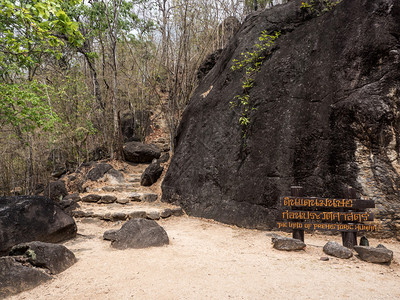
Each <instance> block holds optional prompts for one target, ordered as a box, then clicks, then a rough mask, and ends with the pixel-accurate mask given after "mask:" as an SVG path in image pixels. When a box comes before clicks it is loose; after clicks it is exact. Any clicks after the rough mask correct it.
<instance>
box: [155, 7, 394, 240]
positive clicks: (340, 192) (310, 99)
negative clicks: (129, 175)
mask: <svg viewBox="0 0 400 300" xmlns="http://www.w3.org/2000/svg"><path fill="white" fill-rule="evenodd" d="M301 2H302V1H301V0H292V1H289V2H288V3H287V4H284V5H277V6H275V7H273V8H271V9H267V10H264V11H260V12H256V13H254V14H252V15H250V16H249V17H248V18H246V20H245V21H244V23H243V24H242V26H241V27H240V29H239V31H238V33H237V34H236V35H235V36H234V37H233V38H232V39H231V41H230V42H229V43H228V45H227V46H226V48H225V49H224V50H223V52H222V53H221V57H220V58H219V59H218V61H217V62H216V65H215V66H214V68H213V69H212V70H211V71H210V72H209V73H208V75H207V76H205V77H204V79H203V80H202V81H201V82H200V83H199V86H198V87H197V89H196V90H195V91H194V93H193V96H192V97H191V99H190V101H189V104H188V106H187V107H186V109H185V111H184V113H183V116H182V119H181V122H180V124H179V127H178V129H177V132H176V136H175V151H174V155H173V157H172V160H171V164H170V166H169V168H168V172H167V174H166V176H165V179H164V181H163V183H162V201H165V202H168V203H173V204H177V205H180V206H182V207H183V209H184V210H185V212H186V213H188V214H189V215H193V216H198V217H204V218H210V219H215V220H217V221H220V222H224V223H228V224H235V225H238V226H242V227H250V228H259V229H271V228H274V227H275V226H276V220H277V217H278V213H277V206H278V202H279V197H280V196H281V195H288V194H290V186H291V185H293V184H294V183H296V184H298V185H301V186H303V188H304V190H305V191H306V193H307V194H308V195H313V196H323V197H344V196H345V194H344V193H345V190H346V188H347V186H352V187H354V188H356V190H357V191H363V195H364V196H366V197H371V198H374V197H376V196H377V195H379V199H380V200H379V202H380V205H379V207H378V210H379V211H381V214H380V216H381V217H382V218H386V219H388V220H389V219H392V213H391V211H393V210H392V209H391V208H393V207H395V205H396V203H397V205H398V203H399V197H398V191H397V189H396V188H394V187H393V186H394V185H393V183H394V182H395V183H396V186H397V185H398V184H397V183H399V182H400V174H399V171H398V170H399V167H398V163H397V162H395V165H396V167H393V162H394V161H395V159H396V157H397V156H396V154H395V153H398V149H397V148H396V147H397V146H396V142H395V141H396V140H398V135H399V134H398V126H397V125H396V124H399V122H400V114H397V113H396V112H397V111H398V110H399V97H400V84H399V81H398V78H399V76H400V51H399V50H398V45H399V41H398V35H397V34H393V33H394V32H400V18H399V11H400V1H393V0H368V1H365V0H351V1H342V2H340V3H339V4H337V5H336V6H335V7H334V8H333V9H332V10H330V11H327V12H326V13H322V14H321V15H320V16H319V17H315V18H314V17H312V18H305V17H304V15H302V13H301V5H302V3H301ZM303 2H304V1H303ZM366 20H368V22H366ZM371 24H375V25H376V24H379V26H378V25H376V26H372V25H371ZM264 30H265V31H266V32H268V34H274V32H277V31H280V32H281V35H280V37H279V38H278V39H277V40H276V41H275V44H274V45H273V46H272V47H270V49H269V50H270V51H268V53H267V54H268V55H267V56H266V59H265V60H264V61H263V64H262V66H261V67H260V71H259V72H257V73H256V74H255V75H254V77H253V78H254V82H253V83H252V84H251V87H249V88H247V89H246V90H244V89H243V87H242V86H243V79H244V78H245V72H246V71H245V70H244V68H242V69H240V70H236V71H234V70H232V69H231V67H232V66H233V65H234V62H233V60H234V59H236V60H243V56H241V53H245V52H247V51H250V52H253V51H254V50H255V49H256V46H255V45H256V44H257V43H260V41H259V37H260V34H261V32H262V31H264ZM245 95H248V96H249V100H248V103H249V104H248V105H244V106H243V105H241V103H240V101H239V100H238V98H237V96H239V97H243V96H245ZM235 97H236V98H235ZM231 102H234V104H236V107H234V108H232V105H231ZM253 108H254V109H253ZM242 113H247V117H248V120H249V123H248V125H245V124H243V122H242V124H240V122H239V120H240V118H241V116H242ZM371 155H373V159H371ZM385 209H386V210H385ZM394 228H395V227H394V226H393V223H392V224H388V226H387V227H386V229H389V230H393V232H394Z"/></svg>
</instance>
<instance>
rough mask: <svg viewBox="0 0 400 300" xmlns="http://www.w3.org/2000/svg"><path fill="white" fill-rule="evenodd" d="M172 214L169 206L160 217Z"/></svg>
mask: <svg viewBox="0 0 400 300" xmlns="http://www.w3.org/2000/svg"><path fill="white" fill-rule="evenodd" d="M171 215H172V210H170V209H169V208H166V209H164V210H163V211H162V212H161V213H160V217H161V218H168V217H170V216H171Z"/></svg>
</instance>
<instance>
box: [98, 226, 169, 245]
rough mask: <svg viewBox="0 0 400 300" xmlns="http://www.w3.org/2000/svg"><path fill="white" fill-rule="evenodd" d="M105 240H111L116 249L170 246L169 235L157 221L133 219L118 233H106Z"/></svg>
mask: <svg viewBox="0 0 400 300" xmlns="http://www.w3.org/2000/svg"><path fill="white" fill-rule="evenodd" d="M104 239H107V240H111V241H112V242H111V247H113V248H116V249H120V250H122V249H127V248H135V249H138V248H148V247H157V246H163V245H167V244H169V239H168V235H167V233H166V232H165V230H164V228H162V227H161V226H160V225H158V224H157V222H156V221H153V220H147V219H132V220H129V221H127V222H126V223H125V224H124V225H122V227H121V229H120V230H118V231H106V232H105V234H104Z"/></svg>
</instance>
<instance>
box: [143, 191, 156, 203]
mask: <svg viewBox="0 0 400 300" xmlns="http://www.w3.org/2000/svg"><path fill="white" fill-rule="evenodd" d="M141 198H142V201H144V202H154V201H156V200H157V198H158V195H157V194H151V193H147V194H143V195H142V197H141Z"/></svg>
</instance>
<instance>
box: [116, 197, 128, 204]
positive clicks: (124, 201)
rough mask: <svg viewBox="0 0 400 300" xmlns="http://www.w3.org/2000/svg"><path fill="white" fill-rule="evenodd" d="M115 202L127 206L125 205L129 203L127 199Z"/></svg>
mask: <svg viewBox="0 0 400 300" xmlns="http://www.w3.org/2000/svg"><path fill="white" fill-rule="evenodd" d="M115 202H117V203H119V204H127V203H129V199H127V198H121V199H117V200H116V201H115Z"/></svg>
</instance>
